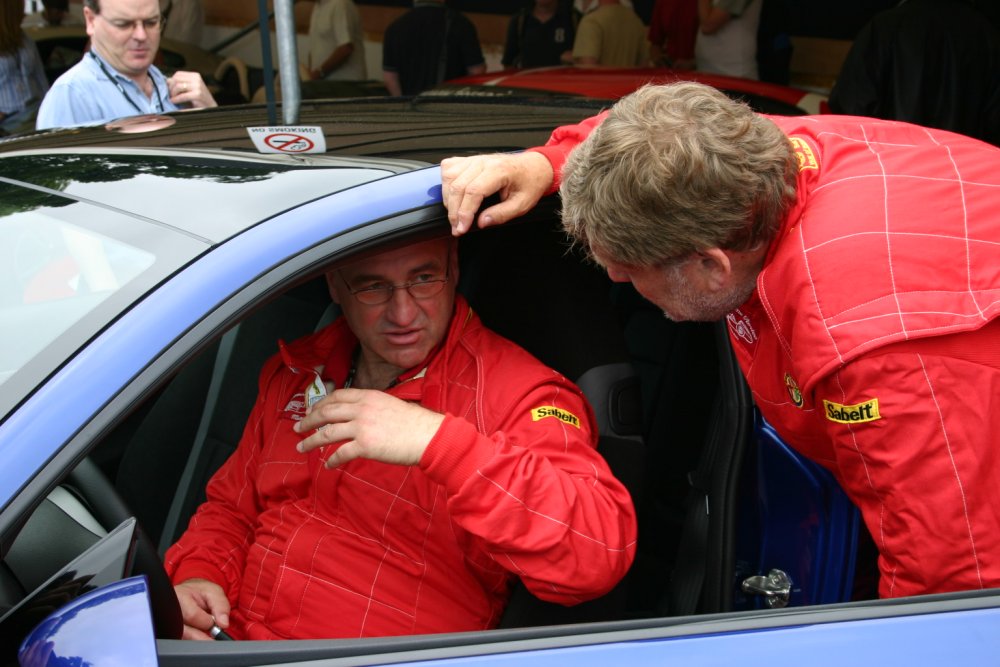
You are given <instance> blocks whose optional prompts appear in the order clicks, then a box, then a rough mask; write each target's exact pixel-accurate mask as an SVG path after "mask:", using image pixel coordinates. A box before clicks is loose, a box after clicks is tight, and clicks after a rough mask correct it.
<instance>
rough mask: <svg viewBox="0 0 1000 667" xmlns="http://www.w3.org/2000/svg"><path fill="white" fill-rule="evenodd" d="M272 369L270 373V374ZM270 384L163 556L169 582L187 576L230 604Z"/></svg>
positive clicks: (253, 509)
mask: <svg viewBox="0 0 1000 667" xmlns="http://www.w3.org/2000/svg"><path fill="white" fill-rule="evenodd" d="M278 363H279V362H278V361H277V360H274V359H272V360H271V361H269V362H268V364H267V366H265V368H264V370H263V372H262V374H261V378H267V377H271V376H272V373H273V369H274V368H275V367H276V366H277V364H278ZM269 371H271V372H269ZM275 384H280V383H276V382H275V383H265V382H263V381H262V382H261V387H260V391H259V392H258V397H257V401H256V403H255V404H254V407H253V409H252V411H251V413H250V417H249V419H248V420H247V424H246V427H245V428H244V431H243V435H242V437H241V438H240V442H239V445H238V446H237V448H236V451H235V452H234V453H233V454H232V456H230V457H229V458H228V459H227V460H226V462H225V463H224V464H223V465H222V466H221V467H220V468H219V469H218V470H217V471H216V473H215V474H214V475H213V476H212V478H211V480H210V481H209V482H208V485H207V487H206V490H205V492H206V501H205V502H204V503H202V505H201V506H200V507H199V508H198V511H197V512H196V513H195V515H194V516H193V517H192V519H191V522H190V524H189V525H188V528H187V530H186V531H185V532H184V534H183V535H182V536H181V538H180V539H179V540H178V541H177V542H176V543H175V544H174V545H172V546H171V547H170V548H169V549H168V550H167V552H166V554H165V556H164V567H165V568H166V571H167V575H168V576H169V577H170V579H171V581H172V582H173V583H174V584H179V583H181V582H183V581H186V580H188V579H192V578H201V579H208V580H209V581H212V582H215V583H217V584H219V585H220V586H222V587H223V589H224V590H225V591H226V596H227V597H228V598H229V601H230V602H234V601H235V600H236V597H237V591H238V590H239V583H240V579H241V577H242V575H243V568H244V564H245V560H246V553H247V550H248V549H249V547H250V544H251V542H252V540H253V535H254V526H255V525H256V523H257V516H258V513H259V511H260V510H259V507H258V502H257V498H258V493H257V490H256V480H257V479H258V467H259V465H260V463H261V453H262V451H263V438H264V433H265V432H266V431H267V429H268V427H267V421H268V417H267V416H268V415H269V414H270V413H273V412H274V407H273V404H272V403H273V401H274V400H276V399H274V398H270V397H269V396H268V391H273V390H274V386H273V385H275Z"/></svg>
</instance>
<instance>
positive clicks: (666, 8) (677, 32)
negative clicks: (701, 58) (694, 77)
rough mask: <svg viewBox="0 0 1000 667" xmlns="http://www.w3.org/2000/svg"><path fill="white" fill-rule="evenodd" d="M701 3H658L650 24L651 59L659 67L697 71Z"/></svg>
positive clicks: (693, 0) (677, 0)
mask: <svg viewBox="0 0 1000 667" xmlns="http://www.w3.org/2000/svg"><path fill="white" fill-rule="evenodd" d="M697 34H698V0H656V4H655V5H653V16H652V19H651V20H650V23H649V59H650V62H651V63H652V65H653V66H655V67H670V68H673V69H677V70H692V69H694V65H695V60H694V43H695V39H696V37H697Z"/></svg>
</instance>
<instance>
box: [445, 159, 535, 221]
mask: <svg viewBox="0 0 1000 667" xmlns="http://www.w3.org/2000/svg"><path fill="white" fill-rule="evenodd" d="M554 176H555V175H554V174H553V172H552V165H551V164H550V163H549V161H548V159H547V158H546V157H545V156H544V155H542V154H541V153H534V152H526V153H516V154H507V153H495V154H490V155H475V156H472V157H450V158H446V159H444V160H442V161H441V196H442V198H443V199H444V205H445V206H446V207H447V208H448V221H449V222H450V223H451V233H452V234H454V235H455V236H461V235H462V234H464V233H465V232H467V231H468V230H469V228H471V227H472V224H473V222H476V219H475V218H476V212H477V211H478V210H479V207H480V206H482V203H483V200H484V199H485V198H486V197H489V196H490V195H492V194H496V193H500V203H499V204H495V205H494V206H490V207H489V208H486V209H484V210H483V211H482V213H480V214H479V219H478V224H479V226H480V227H489V226H490V225H502V224H503V223H505V222H507V221H508V220H511V219H512V218H516V217H518V216H519V215H524V214H525V213H527V212H528V211H530V210H531V209H532V207H534V205H535V204H537V203H538V200H539V199H541V198H542V195H544V194H545V192H546V191H547V190H548V189H549V187H550V186H551V185H552V180H553V178H554Z"/></svg>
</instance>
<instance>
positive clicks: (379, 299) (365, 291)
mask: <svg viewBox="0 0 1000 667" xmlns="http://www.w3.org/2000/svg"><path fill="white" fill-rule="evenodd" d="M338 274H339V275H340V279H341V280H343V281H344V285H345V286H346V287H347V290H348V291H349V292H350V293H351V294H353V295H354V298H355V299H357V300H358V301H359V302H361V303H363V304H365V305H366V306H378V305H381V304H383V303H387V302H388V301H389V300H390V299H391V298H392V294H393V292H394V291H395V290H397V289H405V290H406V291H407V292H409V294H410V296H412V297H413V298H414V299H429V298H431V297H432V296H437V295H438V294H440V293H441V290H443V289H444V286H445V283H447V282H448V277H449V276H448V274H447V273H445V276H444V278H435V277H434V274H422V275H420V276H417V278H416V280H410V281H409V282H405V283H401V284H399V285H387V284H385V283H375V284H374V285H370V286H369V287H362V288H360V289H354V288H353V287H351V286H350V285H348V284H347V281H346V280H344V275H343V274H341V273H340V272H339V271H338Z"/></svg>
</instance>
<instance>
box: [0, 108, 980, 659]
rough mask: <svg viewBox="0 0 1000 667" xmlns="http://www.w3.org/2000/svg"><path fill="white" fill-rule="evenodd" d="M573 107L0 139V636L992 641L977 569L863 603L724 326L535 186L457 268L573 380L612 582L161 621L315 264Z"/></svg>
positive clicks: (310, 305)
mask: <svg viewBox="0 0 1000 667" xmlns="http://www.w3.org/2000/svg"><path fill="white" fill-rule="evenodd" d="M600 104H601V103H600V102H595V101H591V100H577V101H573V100H558V101H557V102H555V103H553V104H544V103H541V102H539V101H537V100H536V101H533V102H531V103H528V102H526V101H524V100H514V99H486V98H460V99H445V98H439V97H428V98H418V99H416V100H393V99H388V98H382V99H370V100H360V99H359V100H336V101H325V102H306V103H304V104H303V106H302V108H301V110H300V118H299V121H298V124H297V125H296V126H295V127H289V128H268V127H267V126H268V119H267V115H266V109H265V108H264V107H261V106H236V107H228V108H222V107H220V108H216V109H210V110H204V111H197V112H189V113H176V114H173V115H169V116H164V117H154V118H142V117H140V118H134V119H130V120H129V122H125V123H114V124H109V125H108V126H98V127H90V128H77V129H73V130H65V131H50V132H43V133H37V134H32V135H25V136H20V137H14V138H8V139H7V140H4V141H2V142H0V240H2V242H0V267H2V268H0V272H2V276H3V278H2V280H0V336H2V346H0V350H2V352H0V660H2V661H3V662H4V663H11V662H13V661H14V660H15V656H17V655H19V656H20V661H21V664H22V665H55V664H93V665H105V664H126V665H156V664H159V665H164V666H166V665H293V664H294V665H375V664H407V665H425V664H426V665H469V666H471V665H499V664H505V665H509V664H516V665H546V666H550V665H573V666H574V667H580V666H581V665H617V664H637V665H638V664H657V665H659V664H679V665H687V664H701V665H722V664H727V665H728V664H731V663H733V662H738V663H739V664H741V665H761V666H763V665H768V666H770V665H773V664H774V663H775V662H776V661H777V662H779V663H786V662H787V663H792V662H794V663H806V664H810V665H837V666H838V667H843V665H844V664H852V663H860V664H872V663H879V664H905V665H934V666H935V667H937V666H938V665H940V664H952V663H954V664H963V665H986V664H994V663H995V661H996V655H997V652H998V649H1000V633H997V632H996V628H997V627H998V623H1000V608H998V607H1000V595H998V592H997V591H980V592H974V593H956V594H950V595H937V596H926V597H919V598H912V599H904V600H892V601H877V600H871V599H869V598H871V596H872V594H873V590H874V589H873V588H872V585H871V584H872V582H871V580H870V579H867V578H866V577H865V576H862V575H864V574H866V573H867V572H869V571H870V570H871V567H872V565H873V562H872V557H871V554H870V553H869V552H868V551H867V550H866V548H865V546H864V545H865V541H864V539H863V537H859V536H862V535H863V531H860V530H859V526H858V520H857V513H856V511H855V510H854V508H853V507H852V506H851V505H850V503H848V502H847V501H846V499H845V498H844V496H843V495H842V494H841V493H840V491H839V490H838V489H837V487H836V485H835V484H834V483H833V482H832V480H831V478H830V477H829V475H827V474H826V473H825V471H823V470H822V469H820V468H818V467H816V466H814V465H812V464H810V463H809V462H807V461H804V460H802V459H801V458H800V457H798V456H797V455H796V454H795V453H794V452H792V451H791V450H789V449H788V448H787V447H786V446H785V445H784V444H783V443H782V442H781V440H780V438H778V437H777V436H776V435H775V434H774V433H773V431H771V430H770V428H769V427H768V425H767V424H765V423H763V422H762V421H761V420H760V418H759V416H758V415H757V413H756V410H755V408H754V406H753V403H752V401H751V399H750V395H749V392H748V390H747V388H746V386H745V384H744V381H743V379H742V376H741V374H740V372H739V369H738V368H737V366H736V364H735V363H734V360H733V358H732V354H731V350H730V347H729V339H728V327H729V326H730V324H729V323H727V322H726V321H721V322H717V323H702V324H699V323H684V324H675V323H672V322H670V321H668V320H666V319H665V318H664V317H663V316H662V314H661V313H660V312H658V311H657V310H656V308H654V307H653V306H652V305H651V304H649V303H647V302H645V301H644V300H643V299H642V298H640V297H639V296H638V294H637V293H635V291H634V290H633V289H632V288H631V286H628V285H622V284H613V283H611V282H610V280H609V279H608V277H607V276H606V275H605V274H604V273H603V272H602V271H600V270H598V269H597V268H596V267H595V266H594V265H593V264H591V263H589V262H588V261H587V260H586V259H585V258H583V257H582V256H581V255H580V254H579V253H578V252H576V251H574V250H572V249H571V248H569V247H568V245H567V243H566V239H565V237H564V235H563V234H562V232H561V229H560V225H559V220H558V201H557V200H556V198H554V197H549V198H546V199H545V200H543V201H542V202H541V204H540V205H539V206H538V207H537V208H536V209H535V210H534V211H533V212H531V213H530V214H529V215H527V216H525V217H524V219H522V220H519V221H517V222H513V223H510V224H508V225H504V226H502V227H498V228H491V229H486V230H478V231H474V232H470V233H469V234H467V235H466V236H464V237H463V238H462V239H461V241H460V261H461V281H460V283H459V289H460V291H461V292H462V293H463V294H465V295H466V296H467V298H468V299H469V300H470V302H471V303H472V305H473V307H474V308H475V310H476V311H477V312H478V313H479V314H480V316H481V317H482V319H483V320H484V322H486V323H487V325H489V326H491V327H492V328H494V329H495V330H496V331H498V332H499V333H501V334H503V335H505V336H507V337H509V338H511V339H513V340H515V341H517V342H519V343H520V344H521V345H523V346H524V347H526V348H527V349H528V350H529V351H531V352H532V353H533V354H535V355H536V356H537V357H538V358H540V359H541V360H542V361H544V362H546V363H548V364H549V365H551V366H553V367H555V368H556V369H558V370H560V371H561V372H563V373H564V374H566V375H567V376H568V377H570V378H571V379H573V380H575V381H576V382H578V383H579V384H580V386H581V387H582V388H583V389H584V390H585V392H586V393H587V396H588V398H589V399H590V400H591V402H592V403H593V405H594V408H595V411H596V413H597V415H598V417H599V422H600V424H601V438H600V451H601V452H602V453H603V454H604V455H605V457H606V458H607V459H608V461H609V463H610V465H611V466H612V469H613V470H614V471H615V473H616V475H618V476H619V477H620V478H621V479H622V481H623V482H624V483H625V484H626V486H627V487H628V488H629V490H630V491H631V493H632V495H633V500H634V502H635V504H636V507H637V509H638V513H639V521H640V523H639V543H638V555H637V558H636V561H635V564H634V566H633V568H632V569H631V571H630V572H629V574H628V575H627V576H626V578H625V579H624V581H623V582H622V583H621V585H620V586H619V587H617V588H616V589H615V590H614V591H612V592H611V593H609V594H608V595H607V596H605V597H603V598H601V599H598V600H595V601H592V602H589V603H585V604H583V605H579V606H577V607H568V608H567V607H557V606H554V605H551V604H546V603H542V602H540V601H539V600H537V599H535V598H533V597H531V596H530V595H529V594H527V592H526V589H524V588H515V592H514V595H513V598H512V600H511V603H510V605H509V606H508V608H507V612H506V614H505V616H504V618H503V619H502V622H501V626H500V628H498V629H495V630H490V631H484V632H469V633H453V634H442V635H424V636H411V637H391V638H390V637H386V638H365V639H335V640H334V639H331V640H310V641H292V640H289V641H274V642H221V641H220V642H187V641H182V640H179V639H177V637H178V636H179V623H180V620H179V610H178V607H177V602H176V598H175V597H174V595H173V591H172V589H171V587H170V585H169V582H168V581H167V580H166V577H165V574H164V572H163V568H162V563H161V561H160V554H162V552H163V550H164V548H165V547H166V546H167V545H169V544H170V543H171V542H172V541H173V540H174V539H175V538H176V536H177V535H178V534H179V532H180V531H182V530H183V528H184V527H185V525H186V522H187V519H188V517H190V515H191V513H192V512H193V511H194V508H195V507H196V506H197V504H198V502H199V501H200V500H201V498H202V497H203V492H204V487H205V482H206V480H207V479H208V477H209V476H210V475H211V474H212V472H213V471H214V470H215V469H216V468H217V467H218V466H219V465H220V463H221V462H222V461H223V460H224V459H225V458H226V456H228V454H229V453H230V452H231V451H232V450H233V448H234V447H235V445H236V443H237V441H238V439H239V437H240V433H241V431H242V428H243V425H244V421H245V420H246V416H247V414H248V412H249V409H250V406H251V404H252V402H253V400H254V392H255V390H256V386H257V384H256V375H257V372H258V369H259V368H260V366H261V363H262V362H263V360H264V359H265V358H266V357H268V356H269V355H271V354H272V353H273V352H274V351H275V350H276V341H277V340H278V339H279V338H283V339H285V340H290V339H294V338H296V337H298V336H300V335H303V334H306V333H309V332H311V331H314V330H315V329H316V328H317V327H319V326H323V324H324V323H326V322H327V321H329V318H330V317H333V316H335V315H336V312H335V309H332V308H331V304H330V301H329V298H328V296H327V295H326V291H325V288H324V285H323V272H324V271H325V270H326V269H328V268H329V267H331V266H332V265H335V264H336V263H338V262H343V261H346V260H349V259H350V258H353V257H357V256H358V255H359V254H360V253H366V252H370V251H373V250H377V249H384V248H390V247H397V246H399V245H405V244H408V243H412V242H414V241H416V240H421V239H425V238H428V237H430V236H438V235H447V234H448V233H449V228H448V225H447V222H446V212H445V210H444V208H443V207H442V205H441V196H440V174H439V169H438V167H437V164H438V162H439V161H440V159H441V158H443V157H446V156H449V155H458V154H472V153H480V152H485V151H512V150H519V149H522V148H524V147H527V146H530V145H535V144H538V143H541V142H543V141H544V140H545V138H546V137H547V136H548V133H549V131H550V130H551V129H552V128H553V127H555V126H556V125H559V124H564V123H570V122H575V121H578V120H581V119H582V118H584V117H586V116H588V115H591V114H593V113H594V112H595V111H596V110H597V108H598V106H600ZM258 130H259V131H258ZM311 130H314V132H312V133H311V132H310V131H311ZM261 133H263V134H264V135H265V141H264V143H263V145H265V146H266V145H270V146H272V147H277V148H274V150H276V151H277V152H275V153H268V154H262V153H261V152H259V150H258V147H259V146H261V145H262V144H261V143H259V140H260V136H259V135H260V134H261ZM255 136H256V137H257V140H256V141H255V139H254V137H255ZM290 136H295V137H297V138H298V139H297V140H294V141H293V140H291V139H289V137H290ZM267 138H270V139H276V138H279V140H276V141H273V142H271V143H270V144H269V143H268V142H267V141H266V139H267ZM292 145H294V146H296V148H295V149H291V148H290V146H292ZM317 148H322V149H323V150H322V152H315V153H311V152H305V151H306V150H313V149H317ZM282 149H287V150H284V151H283V150H282ZM293 150H294V151H295V152H289V151H293ZM852 598H855V599H856V601H853V602H852V601H851V600H852ZM782 607H784V608H782ZM331 612H332V613H333V612H335V610H331Z"/></svg>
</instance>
